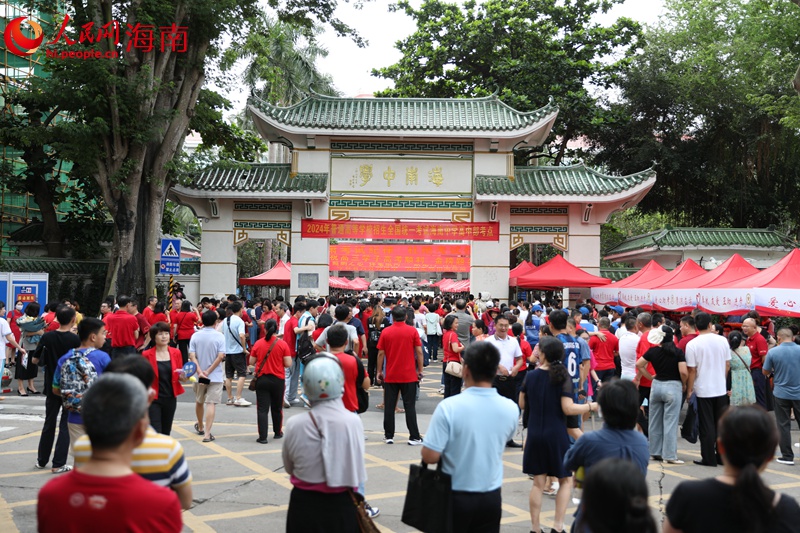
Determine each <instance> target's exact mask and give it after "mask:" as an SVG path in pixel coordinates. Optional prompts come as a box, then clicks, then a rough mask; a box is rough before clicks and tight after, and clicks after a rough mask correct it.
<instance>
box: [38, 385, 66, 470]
mask: <svg viewBox="0 0 800 533" xmlns="http://www.w3.org/2000/svg"><path fill="white" fill-rule="evenodd" d="M59 414H60V415H61V420H59V419H58V415H59ZM56 422H58V424H56ZM56 425H58V440H56ZM53 441H55V442H56V451H55V453H53V468H60V467H62V466H64V465H65V464H67V455H68V454H69V429H68V428H67V412H66V410H64V405H63V404H62V402H61V397H60V396H54V395H52V394H48V395H47V399H46V400H45V404H44V425H43V426H42V435H41V437H39V451H38V452H37V455H36V461H37V462H38V463H39V465H41V466H46V465H47V463H49V462H50V451H51V450H52V449H53Z"/></svg>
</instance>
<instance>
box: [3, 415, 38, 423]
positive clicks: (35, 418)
mask: <svg viewBox="0 0 800 533" xmlns="http://www.w3.org/2000/svg"><path fill="white" fill-rule="evenodd" d="M0 420H20V421H22V422H41V421H42V420H44V416H43V415H6V414H2V413H0Z"/></svg>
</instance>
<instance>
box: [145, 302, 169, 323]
mask: <svg viewBox="0 0 800 533" xmlns="http://www.w3.org/2000/svg"><path fill="white" fill-rule="evenodd" d="M147 309H150V308H149V307H145V310H147ZM142 314H144V313H142ZM170 314H171V313H170ZM145 316H147V315H145ZM147 321H148V323H149V324H150V325H151V326H152V325H153V324H158V323H159V322H166V323H167V324H169V323H170V322H169V317H168V316H167V313H166V312H165V309H164V302H156V305H155V306H154V307H153V309H151V310H150V318H148V319H147Z"/></svg>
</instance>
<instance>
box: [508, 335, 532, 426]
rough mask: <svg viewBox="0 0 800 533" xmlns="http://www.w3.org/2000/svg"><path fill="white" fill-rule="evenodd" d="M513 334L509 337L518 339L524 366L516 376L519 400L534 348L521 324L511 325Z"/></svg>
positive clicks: (515, 383)
mask: <svg viewBox="0 0 800 533" xmlns="http://www.w3.org/2000/svg"><path fill="white" fill-rule="evenodd" d="M511 333H512V335H509V336H513V337H514V338H515V339H517V342H519V347H520V349H521V350H522V366H521V367H519V370H518V371H517V375H516V376H514V385H515V386H516V387H517V400H519V392H520V391H521V390H522V382H523V381H525V376H526V375H527V374H528V365H529V364H530V358H531V356H532V355H533V348H532V347H531V343H529V342H528V340H527V339H526V338H525V326H523V325H522V323H521V322H514V324H512V325H511ZM517 403H519V402H517ZM524 421H525V419H524V418H523V422H524ZM526 423H527V422H526Z"/></svg>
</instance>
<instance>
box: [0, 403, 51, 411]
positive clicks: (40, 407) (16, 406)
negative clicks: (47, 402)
mask: <svg viewBox="0 0 800 533" xmlns="http://www.w3.org/2000/svg"><path fill="white" fill-rule="evenodd" d="M9 409H10V410H14V409H24V410H25V411H44V410H46V409H47V407H45V406H44V405H31V404H29V403H5V402H3V403H0V411H8V410H9Z"/></svg>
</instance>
